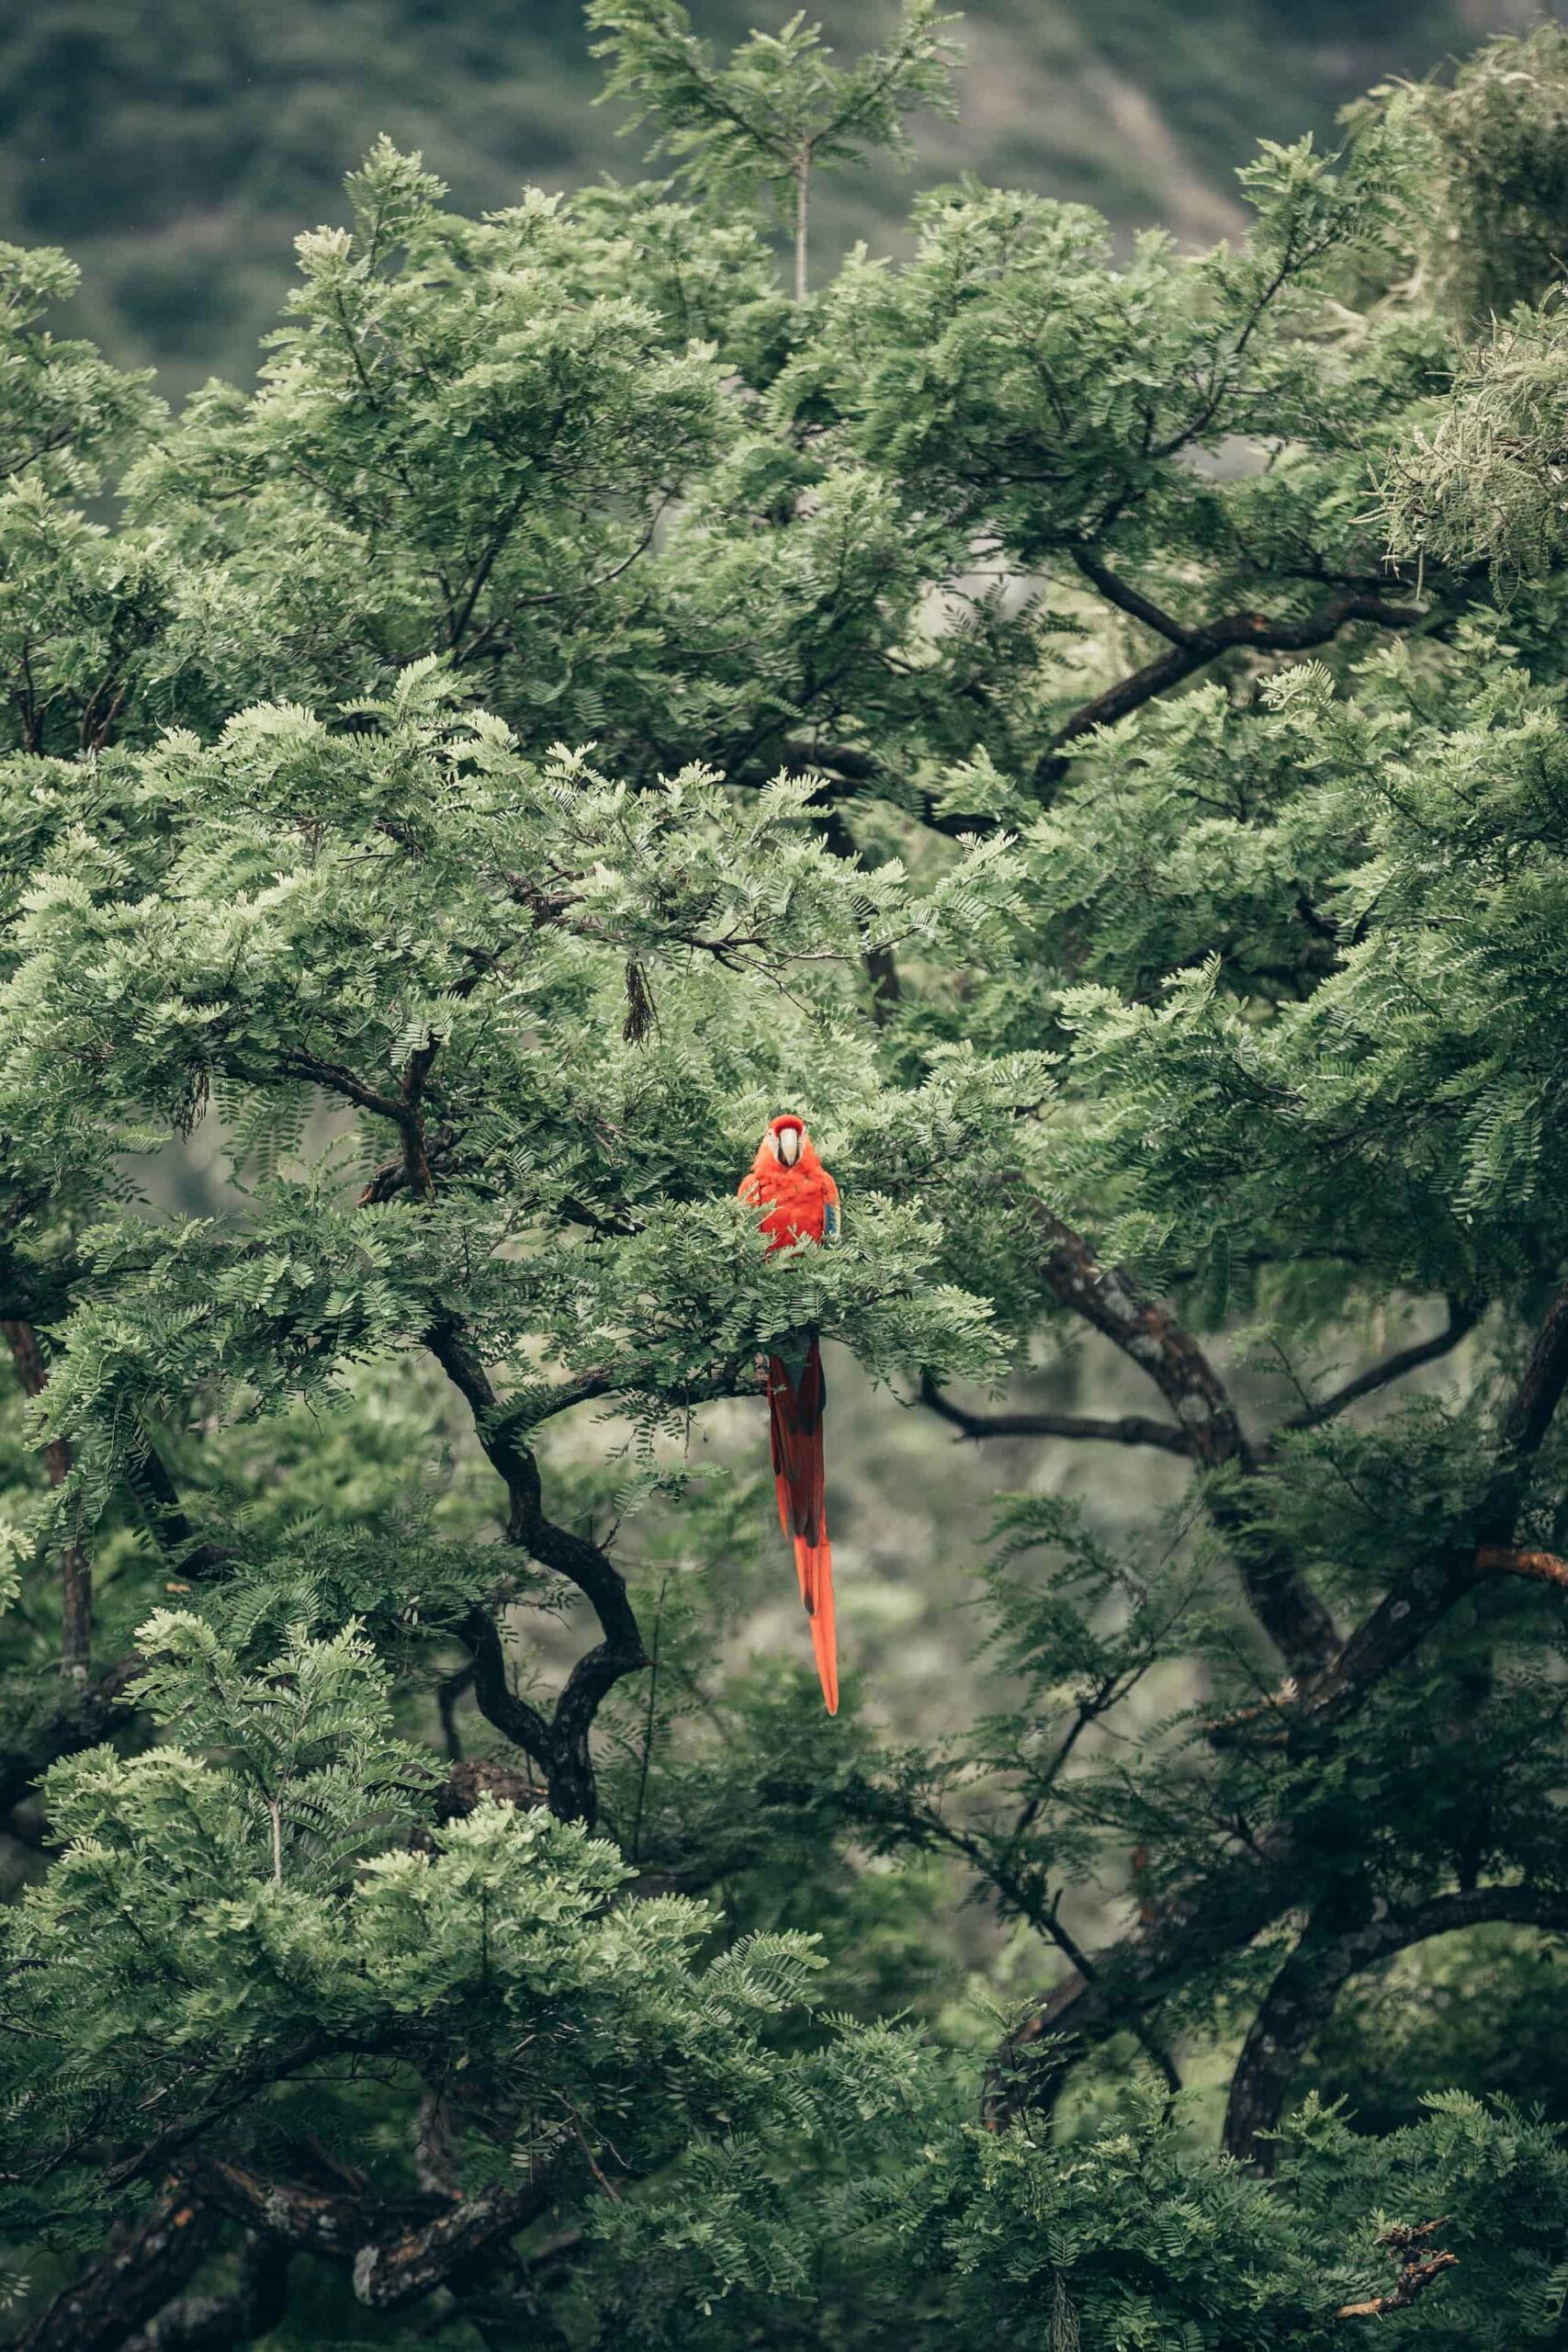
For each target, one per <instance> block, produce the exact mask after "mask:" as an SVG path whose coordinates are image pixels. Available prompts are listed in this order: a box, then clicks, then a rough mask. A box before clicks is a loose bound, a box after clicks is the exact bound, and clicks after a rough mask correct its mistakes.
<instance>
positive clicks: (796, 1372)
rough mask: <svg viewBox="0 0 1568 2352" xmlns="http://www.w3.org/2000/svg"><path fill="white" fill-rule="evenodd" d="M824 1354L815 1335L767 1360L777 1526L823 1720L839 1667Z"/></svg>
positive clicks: (835, 1707)
mask: <svg viewBox="0 0 1568 2352" xmlns="http://www.w3.org/2000/svg"><path fill="white" fill-rule="evenodd" d="M827 1396H828V1391H827V1385H826V1384H825V1382H824V1380H823V1377H822V1353H821V1350H820V1349H819V1348H818V1344H817V1340H816V1337H815V1334H812V1335H810V1336H808V1337H807V1339H806V1340H805V1341H804V1344H803V1345H802V1346H801V1347H800V1349H799V1350H798V1351H796V1350H795V1349H793V1348H792V1349H791V1351H790V1352H789V1354H788V1355H785V1356H770V1357H769V1358H768V1421H769V1428H770V1430H771V1432H772V1435H773V1483H774V1485H775V1487H776V1488H777V1491H778V1498H779V1524H780V1525H781V1527H782V1528H783V1529H784V1533H785V1534H786V1535H788V1536H790V1537H792V1538H793V1539H794V1543H795V1573H796V1575H797V1576H798V1577H799V1578H800V1598H801V1600H802V1601H803V1602H804V1604H805V1608H806V1613H807V1616H808V1617H809V1618H810V1620H811V1646H812V1649H813V1650H814V1651H815V1653H816V1657H817V1672H818V1677H819V1678H820V1680H821V1684H822V1696H823V1698H824V1699H825V1700H826V1701H827V1703H828V1713H829V1714H830V1715H836V1714H837V1713H838V1712H839V1663H838V1645H837V1637H836V1634H835V1632H834V1620H833V1555H832V1552H831V1550H830V1549H829V1543H828V1522H827V1517H826V1513H825V1510H824V1508H823V1505H824V1500H825V1495H824V1487H825V1480H824V1476H823V1468H822V1408H823V1406H824V1405H825V1403H826V1402H827Z"/></svg>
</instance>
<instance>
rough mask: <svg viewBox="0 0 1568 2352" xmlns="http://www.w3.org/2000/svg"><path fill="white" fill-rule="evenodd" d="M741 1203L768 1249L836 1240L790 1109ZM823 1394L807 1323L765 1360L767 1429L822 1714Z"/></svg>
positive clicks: (823, 1176) (826, 1609)
mask: <svg viewBox="0 0 1568 2352" xmlns="http://www.w3.org/2000/svg"><path fill="white" fill-rule="evenodd" d="M739 1193H740V1198H741V1199H742V1200H743V1201H750V1203H751V1204H752V1205H753V1206H754V1207H757V1208H760V1209H765V1210H766V1211H767V1214H766V1216H764V1217H763V1218H762V1219H761V1227H762V1231H763V1232H764V1234H766V1236H767V1238H768V1248H769V1250H770V1251H772V1250H786V1249H788V1247H789V1246H790V1244H791V1243H792V1242H794V1241H799V1240H807V1241H818V1242H821V1241H836V1240H837V1238H838V1235H839V1188H838V1186H837V1184H835V1183H834V1182H833V1180H832V1178H831V1177H830V1176H829V1173H828V1170H826V1169H825V1168H824V1167H823V1165H822V1162H821V1161H820V1160H819V1159H818V1157H817V1153H816V1150H815V1149H814V1148H813V1146H812V1142H811V1138H810V1136H808V1135H807V1132H806V1123H805V1121H804V1120H803V1119H797V1118H796V1117H795V1113H794V1112H793V1111H786V1112H784V1114H782V1115H781V1116H780V1117H779V1118H776V1119H774V1120H773V1121H772V1122H771V1123H770V1125H769V1127H768V1131H767V1134H766V1135H765V1136H763V1137H762V1140H761V1143H760V1144H759V1145H758V1146H757V1157H756V1159H754V1160H753V1161H752V1162H751V1167H750V1172H749V1173H748V1174H747V1175H745V1176H743V1177H742V1178H741V1180H740V1184H739ZM827 1397H828V1391H827V1387H826V1385H825V1384H824V1382H823V1378H822V1351H821V1349H820V1347H819V1346H818V1339H817V1334H816V1332H815V1331H814V1330H812V1329H810V1328H809V1326H808V1327H807V1329H804V1330H800V1331H787V1332H785V1333H784V1335H783V1336H782V1337H781V1338H779V1339H775V1340H774V1341H773V1350H772V1351H771V1352H770V1354H769V1357H768V1422H769V1429H770V1432H771V1434H772V1438H773V1483H774V1486H775V1487H776V1488H777V1490H778V1498H779V1524H780V1526H781V1527H782V1528H783V1529H784V1533H785V1534H786V1535H788V1536H792V1537H793V1538H794V1541H795V1571H796V1573H797V1575H798V1576H799V1577H800V1597H801V1600H803V1601H804V1602H805V1603H806V1613H807V1616H808V1617H809V1618H810V1620H811V1646H812V1649H813V1651H814V1652H815V1654H816V1658H817V1672H818V1676H819V1677H820V1679H821V1683H822V1696H823V1698H824V1699H825V1700H826V1701H827V1702H828V1713H829V1714H830V1715H836V1714H837V1713H838V1712H839V1657H838V1644H837V1640H836V1638H835V1634H834V1626H833V1555H832V1552H831V1550H830V1549H829V1544H828V1522H827V1519H826V1517H825V1515H824V1510H823V1502H824V1479H823V1470H822V1408H823V1406H824V1405H825V1403H826V1402H827Z"/></svg>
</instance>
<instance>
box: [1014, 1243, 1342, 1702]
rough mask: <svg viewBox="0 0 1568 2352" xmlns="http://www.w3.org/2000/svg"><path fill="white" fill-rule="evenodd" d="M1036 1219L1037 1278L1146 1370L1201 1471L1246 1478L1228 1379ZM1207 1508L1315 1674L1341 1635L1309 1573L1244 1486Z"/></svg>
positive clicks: (1255, 1606)
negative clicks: (1258, 1515)
mask: <svg viewBox="0 0 1568 2352" xmlns="http://www.w3.org/2000/svg"><path fill="white" fill-rule="evenodd" d="M1033 1216H1034V1220H1035V1227H1036V1230H1037V1232H1038V1233H1039V1235H1040V1237H1041V1238H1042V1240H1043V1244H1044V1253H1043V1259H1042V1261H1041V1274H1042V1278H1043V1282H1044V1283H1045V1286H1046V1288H1047V1289H1048V1290H1050V1291H1051V1292H1052V1293H1053V1294H1054V1295H1055V1297H1056V1298H1057V1299H1058V1300H1059V1301H1060V1302H1061V1304H1062V1305H1063V1306H1067V1307H1070V1308H1071V1309H1072V1311H1073V1312H1074V1313H1075V1314H1076V1315H1079V1316H1081V1317H1083V1319H1084V1321H1085V1322H1087V1323H1090V1324H1092V1325H1093V1327H1094V1329H1096V1330H1097V1331H1100V1332H1101V1333H1102V1334H1103V1335H1104V1337H1105V1338H1106V1339H1108V1340H1111V1343H1112V1345H1113V1346H1115V1347H1117V1348H1119V1349H1120V1350H1121V1351H1122V1354H1123V1355H1126V1356H1128V1357H1130V1358H1131V1359H1132V1361H1133V1362H1134V1363H1135V1364H1137V1365H1138V1366H1139V1367H1140V1368H1141V1369H1142V1370H1143V1371H1144V1372H1145V1373H1146V1374H1148V1376H1149V1378H1150V1379H1151V1380H1152V1381H1153V1382H1154V1384H1155V1385H1156V1387H1157V1388H1158V1390H1159V1392H1160V1394H1161V1396H1162V1397H1164V1398H1165V1400H1166V1402H1167V1404H1168V1406H1169V1407H1170V1409H1171V1411H1172V1413H1173V1414H1174V1415H1175V1418H1176V1421H1177V1424H1178V1426H1179V1429H1180V1430H1182V1431H1183V1432H1184V1442H1185V1450H1186V1451H1187V1453H1190V1456H1191V1458H1192V1460H1193V1461H1194V1462H1195V1463H1196V1464H1197V1465H1198V1467H1199V1468H1200V1469H1201V1470H1205V1471H1209V1472H1216V1471H1221V1470H1224V1469H1227V1468H1231V1469H1235V1470H1236V1471H1239V1472H1240V1473H1241V1474H1242V1476H1243V1478H1244V1479H1245V1478H1247V1477H1249V1476H1251V1475H1252V1474H1253V1473H1254V1472H1255V1471H1256V1470H1257V1468H1258V1458H1257V1456H1256V1454H1255V1453H1254V1452H1253V1449H1252V1447H1251V1445H1250V1444H1249V1442H1248V1441H1247V1435H1246V1432H1245V1431H1244V1430H1243V1429H1242V1426H1241V1421H1240V1419H1239V1417H1238V1415H1237V1413H1236V1410H1235V1406H1234V1405H1233V1404H1232V1402H1231V1398H1230V1396H1229V1393H1228V1391H1227V1390H1226V1388H1225V1385H1224V1382H1223V1381H1222V1380H1221V1379H1220V1377H1219V1374H1217V1373H1216V1372H1215V1370H1214V1368H1213V1365H1212V1364H1211V1363H1210V1362H1209V1360H1208V1358H1207V1356H1206V1355H1205V1354H1204V1353H1203V1351H1202V1350H1201V1348H1200V1347H1199V1345H1198V1343H1197V1341H1196V1340H1194V1339H1193V1338H1192V1337H1191V1336H1190V1333H1188V1332H1187V1331H1184V1330H1183V1329H1182V1328H1181V1326H1180V1325H1179V1323H1178V1322H1177V1321H1176V1318H1175V1317H1174V1316H1173V1315H1172V1314H1171V1313H1170V1311H1169V1309H1168V1307H1165V1306H1161V1305H1160V1304H1159V1303H1158V1301H1157V1300H1155V1299H1152V1298H1150V1297H1149V1296H1148V1295H1146V1293H1145V1292H1144V1291H1143V1290H1142V1289H1141V1288H1140V1286H1139V1285H1138V1283H1135V1282H1134V1279H1133V1277H1132V1276H1131V1275H1130V1274H1128V1273H1126V1272H1123V1271H1122V1269H1121V1268H1119V1267H1115V1266H1106V1265H1103V1264H1101V1262H1100V1259H1099V1258H1098V1257H1097V1256H1096V1254H1095V1251H1094V1250H1093V1249H1092V1248H1091V1247H1090V1245H1089V1242H1088V1241H1086V1240H1085V1239H1084V1238H1083V1236H1082V1235H1081V1234H1079V1233H1075V1232H1074V1230H1073V1229H1072V1227H1070V1226H1068V1225H1066V1224H1064V1223H1063V1221H1062V1219H1061V1218H1060V1217H1058V1216H1055V1215H1053V1213H1052V1212H1051V1211H1050V1210H1049V1209H1047V1208H1046V1207H1045V1206H1044V1205H1043V1204H1041V1203H1036V1204H1034V1208H1033ZM1208 1508H1209V1513H1210V1516H1211V1518H1212V1519H1213V1521H1214V1524H1215V1526H1216V1527H1217V1528H1218V1529H1219V1531H1220V1532H1221V1533H1222V1534H1223V1535H1224V1538H1225V1540H1226V1542H1227V1543H1228V1544H1230V1545H1231V1547H1232V1549H1233V1551H1234V1552H1235V1557H1236V1563H1237V1566H1238V1567H1239V1569H1240V1572H1241V1578H1242V1584H1243V1586H1244V1588H1245V1590H1246V1593H1247V1600H1248V1601H1249V1602H1250V1603H1251V1606H1252V1610H1253V1612H1254V1614H1255V1615H1256V1617H1257V1618H1258V1623H1259V1624H1260V1625H1261V1626H1262V1627H1263V1629H1264V1631H1265V1632H1266V1633H1267V1634H1269V1638H1270V1640H1271V1641H1273V1642H1274V1644H1275V1645H1276V1646H1277V1647H1278V1649H1279V1650H1280V1654H1281V1656H1282V1657H1284V1659H1285V1661H1286V1663H1287V1665H1288V1666H1289V1667H1290V1668H1291V1670H1292V1673H1293V1674H1294V1675H1296V1676H1297V1677H1298V1678H1301V1677H1306V1676H1310V1675H1312V1674H1314V1673H1316V1672H1319V1671H1321V1670H1322V1669H1323V1668H1325V1666H1326V1664H1327V1662H1328V1660H1329V1659H1330V1658H1332V1657H1334V1656H1335V1654H1336V1651H1337V1647H1338V1634H1337V1632H1336V1630H1335V1626H1334V1621H1333V1619H1332V1618H1331V1617H1330V1616H1329V1614H1328V1611H1327V1610H1326V1609H1325V1607H1324V1606H1323V1603H1322V1602H1321V1601H1320V1600H1318V1598H1317V1595H1316V1594H1315V1593H1314V1591H1313V1589H1312V1587H1311V1585H1310V1584H1309V1583H1308V1582H1307V1579H1306V1578H1305V1577H1303V1574H1302V1572H1301V1570H1300V1569H1299V1568H1298V1567H1297V1566H1296V1565H1295V1563H1294V1562H1293V1561H1292V1560H1291V1559H1290V1558H1289V1557H1288V1556H1287V1555H1285V1554H1284V1553H1282V1552H1281V1551H1280V1550H1279V1549H1278V1548H1277V1547H1276V1546H1273V1545H1270V1544H1268V1543H1266V1542H1263V1541H1261V1540H1260V1539H1259V1537H1258V1533H1257V1532H1256V1531H1255V1529H1254V1527H1253V1525H1252V1523H1251V1520H1250V1515H1249V1513H1248V1511H1247V1505H1246V1498H1245V1491H1244V1490H1243V1491H1239V1492H1238V1491H1237V1490H1236V1488H1235V1487H1234V1485H1233V1486H1226V1485H1224V1484H1215V1485H1213V1486H1212V1487H1211V1488H1210V1493H1209V1498H1208Z"/></svg>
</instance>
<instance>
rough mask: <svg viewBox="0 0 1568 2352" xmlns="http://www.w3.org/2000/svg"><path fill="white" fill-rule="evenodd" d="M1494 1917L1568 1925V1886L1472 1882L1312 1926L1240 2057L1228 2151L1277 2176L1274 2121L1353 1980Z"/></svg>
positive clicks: (1228, 2115)
mask: <svg viewBox="0 0 1568 2352" xmlns="http://www.w3.org/2000/svg"><path fill="white" fill-rule="evenodd" d="M1495 1920H1507V1921H1510V1922H1511V1923H1512V1924H1513V1925H1514V1926H1516V1927H1527V1928H1551V1929H1553V1930H1555V1931H1557V1932H1562V1931H1565V1930H1568V1891H1565V1890H1562V1889H1560V1888H1557V1887H1531V1886H1477V1887H1469V1888H1465V1889H1462V1890H1461V1891H1460V1892H1458V1893H1455V1894H1439V1895H1435V1896H1434V1897H1433V1898H1432V1900H1431V1901H1430V1902H1428V1903H1421V1904H1417V1905H1415V1906H1414V1907H1413V1908H1411V1909H1408V1910H1403V1911H1398V1910H1390V1909H1388V1908H1387V1907H1386V1906H1384V1907H1382V1908H1381V1909H1379V1908H1374V1906H1372V1905H1371V1903H1370V1902H1369V1903H1368V1904H1367V1905H1366V1906H1365V1916H1364V1917H1361V1918H1360V1919H1359V1920H1357V1921H1356V1922H1354V1923H1353V1924H1351V1925H1348V1926H1347V1925H1345V1924H1344V1923H1343V1922H1340V1923H1338V1924H1336V1923H1334V1922H1333V1921H1332V1920H1330V1921H1327V1922H1323V1923H1319V1922H1314V1923H1312V1924H1310V1925H1309V1926H1308V1928H1307V1930H1306V1932H1305V1934H1304V1935H1303V1937H1302V1939H1301V1941H1300V1942H1299V1943H1298V1944H1297V1946H1296V1948H1295V1950H1294V1951H1292V1953H1291V1955H1290V1957H1289V1959H1288V1960H1286V1962H1284V1964H1283V1966H1282V1967H1281V1968H1280V1972H1279V1973H1278V1975H1277V1976H1276V1977H1275V1979H1274V1982H1273V1984H1272V1985H1270V1986H1269V1991H1268V1993H1267V1994H1266V1995H1265V1996H1264V1998H1263V2001H1262V2003H1261V2005H1260V2007H1259V2008H1258V2014H1257V2016H1256V2017H1255V2018H1253V2021H1252V2026H1251V2030H1250V2031H1249V2032H1248V2034H1247V2040H1246V2041H1245V2042H1244V2043H1243V2045H1242V2052H1241V2055H1240V2057H1239V2058H1238V2060H1237V2061H1236V2066H1235V2074H1234V2075H1232V2077H1231V2088H1230V2100H1229V2104H1228V2106H1227V2108H1226V2109H1225V2124H1224V2145H1225V2147H1226V2149H1227V2150H1228V2152H1229V2153H1230V2154H1232V2155H1233V2156H1236V2157H1238V2158H1240V2159H1241V2160H1242V2161H1243V2162H1244V2163H1248V2164H1253V2165H1256V2166H1257V2167H1258V2170H1259V2171H1262V2172H1272V2170H1273V2169H1274V2150H1273V2145H1272V2143H1271V2142H1270V2141H1269V2139H1268V2137H1267V2136H1266V2135H1267V2134H1269V2133H1270V2132H1272V2131H1274V2130H1275V2129H1276V2128H1277V2127H1278V2124H1279V2121H1280V2115H1281V2113H1282V2111H1283V2109H1284V2104H1285V2100H1286V2098H1287V2097H1288V2095H1289V2092H1290V2087H1291V2084H1292V2080H1293V2078H1294V2076H1295V2074H1296V2071H1297V2068H1298V2067H1299V2066H1300V2064H1301V2062H1302V2060H1303V2057H1304V2056H1305V2054H1306V2052H1307V2048H1308V2045H1309V2044H1310V2042H1311V2041H1312V2040H1313V2037H1314V2034H1315V2033H1316V2032H1317V2031H1318V2030H1319V2028H1320V2027H1322V2026H1323V2025H1325V2023H1326V2022H1327V2020H1328V2018H1330V2017H1331V2016H1332V2015H1333V2012H1334V2007H1335V2004H1336V2003H1337V2000H1338V1998H1339V1995H1340V1993H1341V1992H1342V1991H1343V1989H1344V1987H1345V1985H1347V1984H1348V1981H1349V1979H1350V1978H1351V1977H1352V1976H1355V1975H1359V1973H1361V1972H1362V1971H1363V1970H1364V1969H1368V1968H1372V1967H1375V1966H1376V1964H1377V1963H1378V1962H1379V1961H1382V1960H1388V1959H1391V1958H1392V1957H1393V1954H1394V1953H1395V1952H1400V1951H1407V1950H1408V1949H1409V1947H1410V1946H1411V1945H1412V1944H1419V1943H1426V1942H1428V1941H1429V1940H1430V1939H1431V1938H1432V1937H1434V1936H1447V1935H1452V1934H1453V1933H1454V1932H1455V1930H1456V1929H1458V1928H1474V1927H1481V1926H1483V1925H1486V1924H1488V1923H1490V1922H1492V1921H1495Z"/></svg>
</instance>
